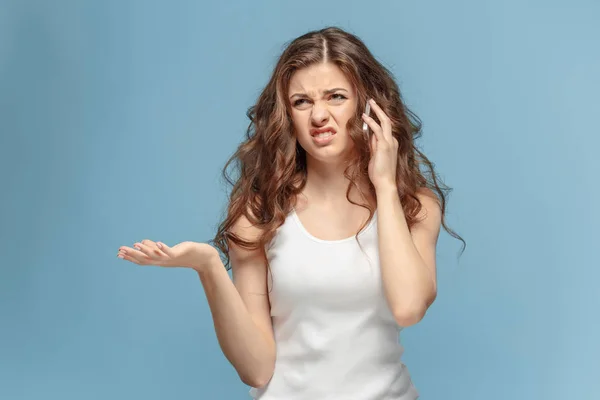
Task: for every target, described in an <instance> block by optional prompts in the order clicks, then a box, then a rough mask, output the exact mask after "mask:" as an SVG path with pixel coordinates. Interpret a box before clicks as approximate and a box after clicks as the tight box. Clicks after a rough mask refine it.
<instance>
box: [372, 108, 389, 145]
mask: <svg viewBox="0 0 600 400" xmlns="http://www.w3.org/2000/svg"><path fill="white" fill-rule="evenodd" d="M369 102H370V103H371V108H372V109H373V111H374V112H375V114H376V115H377V118H379V122H381V129H382V131H383V136H384V137H385V139H386V140H387V141H388V142H390V143H391V141H392V121H391V120H390V117H388V116H387V114H386V113H385V112H384V111H383V110H382V109H381V107H379V105H378V104H377V103H376V102H375V100H373V99H371V100H369Z"/></svg>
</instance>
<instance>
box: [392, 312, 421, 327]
mask: <svg viewBox="0 0 600 400" xmlns="http://www.w3.org/2000/svg"><path fill="white" fill-rule="evenodd" d="M424 316H425V312H424V311H421V310H406V311H404V310H403V311H396V312H394V319H395V320H396V323H397V324H398V325H399V326H401V327H403V328H406V327H408V326H412V325H415V324H417V323H418V322H419V321H421V320H422V319H423V317H424Z"/></svg>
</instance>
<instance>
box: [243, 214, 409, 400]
mask: <svg viewBox="0 0 600 400" xmlns="http://www.w3.org/2000/svg"><path fill="white" fill-rule="evenodd" d="M358 237H359V239H360V243H361V245H362V248H363V250H364V253H363V252H362V251H361V248H360V247H359V245H358V243H357V242H356V239H355V237H354V236H352V237H350V238H346V239H341V240H322V239H319V238H316V237H314V236H312V235H311V234H310V233H309V232H308V231H307V230H306V229H305V228H304V227H303V226H302V223H301V222H300V219H299V218H298V216H297V214H296V212H295V211H292V212H291V213H290V214H289V215H288V216H287V218H286V220H285V222H284V224H283V225H282V226H280V227H279V229H278V231H277V233H276V235H275V237H274V238H273V240H272V241H271V243H270V244H269V245H268V246H267V247H266V250H267V257H268V259H269V263H270V268H271V275H269V279H268V281H269V283H271V282H272V287H271V285H270V286H269V289H271V292H270V293H269V299H270V301H271V320H272V322H273V330H274V335H275V343H276V347H277V358H276V361H275V371H274V374H273V377H272V378H271V380H270V381H269V383H268V384H267V385H266V386H264V387H262V388H259V389H257V388H251V390H250V395H251V396H252V397H253V398H254V399H260V400H325V399H330V400H415V399H417V398H418V392H417V390H416V389H415V387H414V386H413V385H412V382H411V379H410V376H409V373H408V370H407V369H406V367H405V365H404V364H403V363H402V362H401V360H400V358H401V356H402V353H403V351H404V349H403V347H402V345H401V344H400V340H399V334H400V331H401V330H402V328H401V327H399V326H398V324H397V323H396V321H395V320H394V317H393V315H392V313H391V312H390V309H389V307H388V305H387V302H386V300H385V297H384V293H383V286H382V282H381V273H380V266H379V251H378V247H377V211H375V215H374V216H373V218H372V220H371V221H370V222H369V224H368V225H367V226H366V227H365V229H363V231H362V232H361V233H360V234H359V235H358ZM271 276H272V281H271V279H270V278H271Z"/></svg>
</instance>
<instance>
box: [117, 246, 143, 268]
mask: <svg viewBox="0 0 600 400" xmlns="http://www.w3.org/2000/svg"><path fill="white" fill-rule="evenodd" d="M134 252H137V253H139V254H141V256H140V255H139V254H135V253H134ZM118 257H119V258H122V259H123V260H125V261H130V262H132V263H134V264H137V265H147V264H148V261H150V260H149V259H148V256H146V255H145V254H143V253H141V252H138V251H137V250H132V249H130V250H119V255H118Z"/></svg>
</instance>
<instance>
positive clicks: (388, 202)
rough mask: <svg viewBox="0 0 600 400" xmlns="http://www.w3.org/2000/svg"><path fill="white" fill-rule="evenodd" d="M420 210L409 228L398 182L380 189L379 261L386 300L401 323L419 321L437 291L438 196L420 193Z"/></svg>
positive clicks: (403, 324) (378, 196) (439, 213)
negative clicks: (414, 222)
mask: <svg viewBox="0 0 600 400" xmlns="http://www.w3.org/2000/svg"><path fill="white" fill-rule="evenodd" d="M417 197H418V198H419V200H420V201H421V205H422V208H421V212H420V213H419V215H418V216H417V220H418V221H419V222H417V223H416V224H415V225H414V226H413V227H412V229H411V230H409V229H408V224H407V223H406V218H405V216H404V211H403V209H402V204H401V202H400V198H399V196H398V190H397V189H396V187H395V186H390V187H385V186H384V187H381V188H379V189H378V191H377V225H378V236H379V261H380V264H381V276H382V280H383V288H384V292H385V296H386V299H387V302H388V304H389V306H390V309H391V310H392V313H393V314H394V317H395V319H396V322H397V323H398V324H399V325H400V326H410V325H414V324H416V323H417V322H419V321H420V320H421V319H422V318H423V317H424V316H425V312H426V311H427V309H428V308H429V306H430V305H431V304H432V303H433V301H434V300H435V298H436V295H437V279H436V256H435V253H436V245H437V239H438V236H439V232H440V226H441V209H440V207H439V205H438V202H437V200H436V199H435V198H432V197H430V196H428V195H425V194H423V193H418V194H417Z"/></svg>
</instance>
